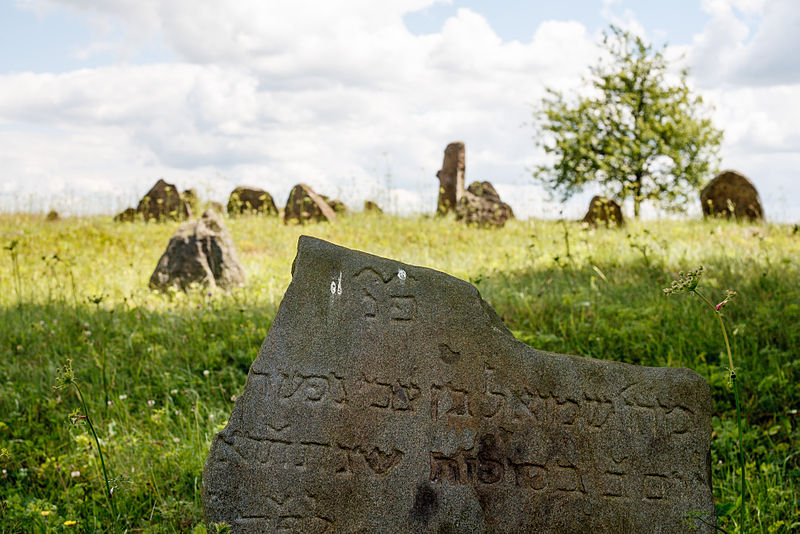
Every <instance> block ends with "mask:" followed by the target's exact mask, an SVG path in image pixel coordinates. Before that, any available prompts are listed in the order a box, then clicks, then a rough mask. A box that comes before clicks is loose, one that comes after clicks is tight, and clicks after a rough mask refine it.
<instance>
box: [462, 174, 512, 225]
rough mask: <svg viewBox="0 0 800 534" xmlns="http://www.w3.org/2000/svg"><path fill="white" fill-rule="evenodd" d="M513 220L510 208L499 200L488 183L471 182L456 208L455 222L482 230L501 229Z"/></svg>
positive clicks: (498, 196)
mask: <svg viewBox="0 0 800 534" xmlns="http://www.w3.org/2000/svg"><path fill="white" fill-rule="evenodd" d="M513 218H514V212H513V211H512V209H511V206H509V205H508V204H506V203H505V202H503V201H502V200H500V195H498V194H497V191H495V189H494V187H493V186H492V184H491V183H490V182H472V183H471V184H470V186H469V187H468V188H467V190H466V191H464V193H463V194H462V195H461V198H460V199H459V201H458V206H457V208H456V220H458V221H463V222H464V223H466V224H474V225H477V226H480V227H484V228H490V227H497V228H501V227H503V226H504V225H505V224H506V221H507V220H508V219H513Z"/></svg>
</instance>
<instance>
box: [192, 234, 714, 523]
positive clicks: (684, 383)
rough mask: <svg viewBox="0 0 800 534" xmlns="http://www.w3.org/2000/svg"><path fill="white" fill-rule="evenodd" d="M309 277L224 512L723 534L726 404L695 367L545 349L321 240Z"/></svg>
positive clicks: (416, 273)
mask: <svg viewBox="0 0 800 534" xmlns="http://www.w3.org/2000/svg"><path fill="white" fill-rule="evenodd" d="M292 272H293V279H292V283H291V284H290V285H289V288H288V289H287V291H286V295H285V296H284V299H283V302H282V303H281V305H280V308H279V310H278V313H277V316H276V318H275V321H274V322H273V324H272V327H271V329H270V332H269V335H268V336H267V339H266V340H265V341H264V344H263V345H262V347H261V351H260V352H259V354H258V357H257V358H256V360H255V362H254V363H253V365H252V366H251V368H250V373H249V376H248V379H247V383H246V385H245V387H244V391H243V393H242V394H241V395H240V396H239V398H238V399H237V400H236V404H235V406H234V409H233V413H232V414H231V418H230V421H229V422H228V425H227V427H226V428H225V429H224V430H223V431H222V432H220V433H219V434H218V435H217V436H216V437H215V438H214V440H213V444H212V446H211V452H210V454H209V457H208V460H207V462H206V465H205V471H204V473H203V499H204V506H205V514H206V519H207V521H209V522H221V521H225V522H227V523H228V524H230V525H231V526H232V527H233V531H234V532H283V531H286V532H375V533H378V532H380V533H391V532H409V533H411V532H437V533H438V532H458V533H463V532H507V533H512V532H513V533H517V532H544V533H548V532H550V533H568V532H581V533H584V532H585V533H604V532H605V533H615V534H616V533H625V532H628V533H639V532H658V533H662V534H666V533H672V532H686V531H687V529H688V527H689V525H695V526H696V527H697V531H698V532H712V531H713V529H712V527H710V526H709V524H714V523H715V515H714V513H715V512H714V500H713V497H712V494H711V480H710V465H709V461H710V460H709V442H710V439H711V400H710V393H709V387H708V385H707V384H706V382H705V381H704V380H703V379H702V378H701V377H700V376H699V375H697V374H696V373H695V372H693V371H691V370H688V369H674V368H652V367H638V366H633V365H627V364H622V363H617V362H610V361H601V360H594V359H590V358H582V357H579V356H566V355H561V354H552V353H546V352H541V351H538V350H535V349H532V348H530V347H528V346H527V345H525V344H523V343H521V342H520V341H518V340H516V339H515V338H514V336H513V335H511V333H510V332H509V331H508V330H507V329H506V327H505V325H504V324H503V322H502V321H501V320H500V318H499V317H498V316H497V315H496V314H495V312H494V310H492V308H491V307H490V306H489V305H488V304H487V303H486V302H485V301H483V300H482V299H481V296H480V294H479V293H478V291H477V289H475V287H473V286H472V285H470V284H468V283H466V282H464V281H461V280H458V279H456V278H453V277H451V276H448V275H446V274H444V273H440V272H437V271H433V270H431V269H426V268H422V267H414V266H411V265H406V264H403V263H400V262H397V261H394V260H389V259H384V258H379V257H376V256H372V255H369V254H365V253H363V252H356V251H352V250H348V249H345V248H342V247H339V246H336V245H333V244H330V243H327V242H325V241H321V240H318V239H314V238H310V237H301V238H300V242H299V245H298V252H297V257H296V259H295V261H294V265H293V269H292ZM697 516H700V517H702V519H703V520H704V521H705V523H703V522H701V521H699V520H697V519H696V518H697Z"/></svg>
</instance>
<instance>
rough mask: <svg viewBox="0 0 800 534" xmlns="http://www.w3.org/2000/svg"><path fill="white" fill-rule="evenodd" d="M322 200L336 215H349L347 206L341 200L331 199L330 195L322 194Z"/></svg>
mask: <svg viewBox="0 0 800 534" xmlns="http://www.w3.org/2000/svg"><path fill="white" fill-rule="evenodd" d="M320 198H321V199H322V200H324V201H325V203H326V204H327V205H328V206H330V207H331V209H332V210H333V212H334V213H336V214H344V213H347V211H348V210H347V206H346V205H345V203H344V202H342V201H341V200H339V199H338V198H333V199H332V198H331V197H329V196H328V195H322V194H320Z"/></svg>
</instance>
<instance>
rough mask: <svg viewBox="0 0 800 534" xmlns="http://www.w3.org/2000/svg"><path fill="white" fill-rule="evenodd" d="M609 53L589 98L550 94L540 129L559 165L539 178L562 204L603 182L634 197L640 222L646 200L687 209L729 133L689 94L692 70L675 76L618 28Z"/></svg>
mask: <svg viewBox="0 0 800 534" xmlns="http://www.w3.org/2000/svg"><path fill="white" fill-rule="evenodd" d="M603 48H604V49H605V51H606V52H607V54H606V55H605V59H602V60H601V61H600V62H599V63H598V65H595V66H593V67H591V69H590V74H591V75H590V76H589V78H588V79H586V80H584V83H585V86H586V91H582V92H581V93H582V94H578V95H574V96H571V97H567V96H565V95H564V94H562V93H561V92H558V91H555V90H552V89H547V96H546V97H545V98H544V99H543V100H542V102H541V104H540V106H539V107H538V108H537V110H536V112H535V119H536V120H535V124H536V125H537V126H538V128H539V129H540V134H541V135H540V137H539V141H538V145H539V146H541V147H543V148H544V151H545V153H546V154H548V155H550V156H551V158H552V161H553V162H554V163H553V164H552V165H542V166H539V167H537V168H536V169H535V170H534V177H535V178H536V179H537V180H538V181H539V182H540V183H542V184H543V185H544V186H545V187H546V188H547V189H550V190H551V191H554V192H558V193H560V194H561V197H562V200H566V199H568V198H569V197H571V196H572V195H573V194H574V193H577V192H580V191H582V190H583V188H584V186H585V185H586V184H590V183H597V184H600V185H601V186H602V188H603V190H604V191H605V193H606V194H607V195H609V196H611V197H614V198H616V199H617V200H619V201H620V202H622V201H624V200H625V199H627V198H629V197H631V198H633V207H634V214H635V216H636V217H638V216H639V210H640V207H641V203H642V201H644V200H650V201H653V202H655V203H657V204H659V205H660V206H661V207H663V208H666V209H673V210H678V211H680V210H683V209H684V205H685V204H686V201H687V200H688V198H689V195H690V194H692V193H694V192H696V190H697V188H698V187H699V186H700V185H701V183H702V182H703V181H704V180H705V178H706V177H707V176H708V175H709V174H710V172H711V171H712V170H713V167H715V166H716V164H717V162H718V159H717V152H718V150H719V145H720V142H721V140H722V132H721V131H720V130H717V129H716V128H714V126H713V124H712V123H711V120H710V118H709V113H710V110H709V109H707V108H706V107H705V105H704V104H703V100H702V98H701V97H700V96H699V95H694V94H692V92H691V91H690V89H689V87H688V85H687V81H686V79H687V76H688V70H686V69H684V70H682V71H681V72H680V73H679V74H678V75H677V76H670V73H669V72H668V67H669V65H668V63H667V61H666V60H665V59H664V55H663V49H662V50H657V51H654V50H653V47H652V45H650V44H649V43H646V42H645V41H644V40H643V39H642V38H640V37H638V36H634V35H632V34H630V33H629V32H627V31H624V30H622V29H620V28H617V27H615V26H611V31H610V32H606V33H605V34H604V38H603ZM670 78H675V79H674V80H670ZM584 95H585V96H584Z"/></svg>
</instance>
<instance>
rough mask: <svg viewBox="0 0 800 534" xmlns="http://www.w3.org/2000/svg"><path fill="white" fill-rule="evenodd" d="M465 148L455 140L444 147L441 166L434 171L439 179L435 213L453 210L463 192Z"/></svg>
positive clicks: (442, 213) (440, 213)
mask: <svg viewBox="0 0 800 534" xmlns="http://www.w3.org/2000/svg"><path fill="white" fill-rule="evenodd" d="M466 168H467V167H466V148H465V147H464V143H462V142H460V141H456V142H455V143H450V144H449V145H447V148H445V149H444V161H443V162H442V168H441V169H440V170H439V171H438V172H437V173H436V177H437V178H438V179H439V200H438V204H437V207H436V213H437V214H439V215H444V214H446V213H449V212H450V211H455V210H456V206H458V201H459V200H461V195H463V194H464V173H465V172H466Z"/></svg>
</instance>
